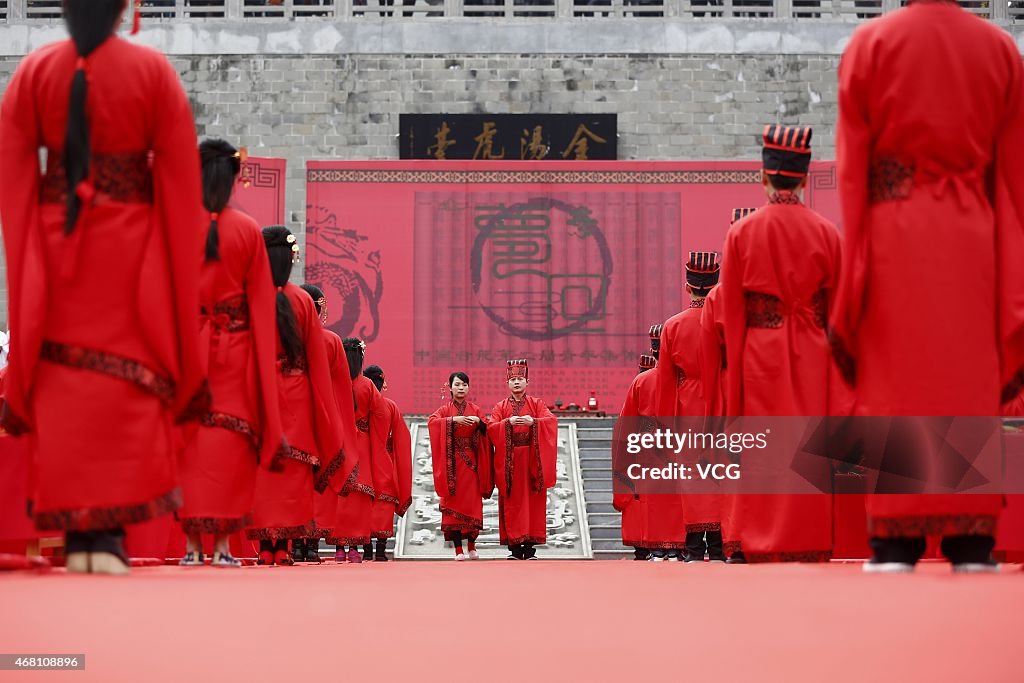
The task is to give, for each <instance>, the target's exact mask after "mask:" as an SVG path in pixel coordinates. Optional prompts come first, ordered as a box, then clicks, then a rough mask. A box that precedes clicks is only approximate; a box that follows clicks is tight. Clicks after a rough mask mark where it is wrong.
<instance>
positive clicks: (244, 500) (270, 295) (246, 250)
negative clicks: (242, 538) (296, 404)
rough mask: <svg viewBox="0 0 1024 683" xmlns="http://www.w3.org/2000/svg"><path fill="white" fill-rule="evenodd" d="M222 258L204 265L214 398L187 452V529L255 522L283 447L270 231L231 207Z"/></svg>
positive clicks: (222, 529)
mask: <svg viewBox="0 0 1024 683" xmlns="http://www.w3.org/2000/svg"><path fill="white" fill-rule="evenodd" d="M217 236H218V240H219V258H218V259H217V260H215V261H207V262H206V263H205V264H204V265H203V269H202V275H201V280H200V294H199V298H200V302H201V308H200V335H201V340H202V350H203V351H204V352H205V356H206V365H207V368H208V374H209V379H210V389H211V391H212V393H213V405H212V407H211V409H210V411H209V412H207V413H206V414H205V415H203V416H202V418H201V420H200V425H201V426H200V428H199V432H198V434H197V435H196V438H195V439H194V440H193V441H192V443H191V444H190V445H189V446H188V447H186V448H185V450H184V451H183V452H182V456H181V458H180V459H179V473H180V477H181V486H182V491H183V493H184V497H185V502H184V505H183V506H182V508H181V510H179V511H178V518H179V519H181V521H182V529H183V530H184V531H185V532H186V533H196V532H201V533H217V534H228V533H234V532H235V531H238V530H240V529H242V528H244V527H245V526H247V525H248V523H249V521H248V517H249V513H250V512H251V511H252V501H253V490H254V487H255V485H256V469H257V465H258V464H259V463H262V465H263V466H264V467H269V466H270V464H271V463H272V461H273V458H274V455H275V453H276V452H277V451H279V450H280V449H282V440H281V437H282V432H281V414H280V411H279V409H278V403H277V401H278V396H277V366H276V364H275V361H276V351H277V343H276V335H277V328H276V312H275V308H274V306H275V304H274V285H273V283H272V282H271V279H270V263H269V261H268V260H267V249H266V247H265V246H264V243H263V234H262V233H261V232H260V228H259V226H258V225H257V224H256V221H254V220H253V219H252V218H250V217H249V216H247V215H246V214H244V213H242V212H241V211H237V210H235V209H231V208H227V209H224V211H223V212H221V214H220V217H219V219H218V221H217Z"/></svg>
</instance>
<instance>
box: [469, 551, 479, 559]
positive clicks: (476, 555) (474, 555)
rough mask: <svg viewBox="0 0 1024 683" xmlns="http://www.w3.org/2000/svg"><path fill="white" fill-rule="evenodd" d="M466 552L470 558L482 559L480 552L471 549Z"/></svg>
mask: <svg viewBox="0 0 1024 683" xmlns="http://www.w3.org/2000/svg"><path fill="white" fill-rule="evenodd" d="M466 554H467V555H469V559H471V560H479V559H480V553H478V552H477V551H475V550H470V551H469V552H468V553H466Z"/></svg>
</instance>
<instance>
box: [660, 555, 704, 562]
mask: <svg viewBox="0 0 1024 683" xmlns="http://www.w3.org/2000/svg"><path fill="white" fill-rule="evenodd" d="M665 561H666V562H682V560H680V559H679V556H678V555H669V556H668V557H666V558H665ZM701 562H703V560H701Z"/></svg>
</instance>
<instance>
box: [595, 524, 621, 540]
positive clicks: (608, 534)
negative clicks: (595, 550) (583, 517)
mask: <svg viewBox="0 0 1024 683" xmlns="http://www.w3.org/2000/svg"><path fill="white" fill-rule="evenodd" d="M590 538H591V539H592V540H599V541H620V542H621V541H622V527H621V526H619V525H618V524H614V525H613V524H591V525H590Z"/></svg>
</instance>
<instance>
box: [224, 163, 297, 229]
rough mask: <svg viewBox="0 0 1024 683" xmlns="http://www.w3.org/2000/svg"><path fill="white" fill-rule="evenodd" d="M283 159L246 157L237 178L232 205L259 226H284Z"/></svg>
mask: <svg viewBox="0 0 1024 683" xmlns="http://www.w3.org/2000/svg"><path fill="white" fill-rule="evenodd" d="M285 170H286V162H285V160H284V159H270V158H266V157H249V158H248V159H247V160H246V162H245V163H244V164H242V172H241V173H239V174H238V182H237V183H236V184H235V191H234V194H232V195H231V205H232V206H233V207H235V208H236V209H238V210H240V211H244V212H245V213H247V214H249V215H250V216H252V217H253V218H255V219H256V222H257V223H259V224H260V227H264V226H267V225H280V224H282V223H284V183H285V177H286V176H285Z"/></svg>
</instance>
